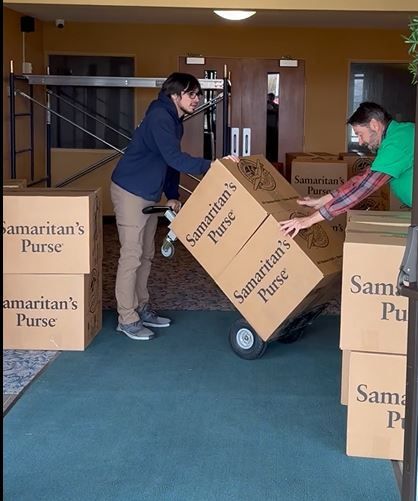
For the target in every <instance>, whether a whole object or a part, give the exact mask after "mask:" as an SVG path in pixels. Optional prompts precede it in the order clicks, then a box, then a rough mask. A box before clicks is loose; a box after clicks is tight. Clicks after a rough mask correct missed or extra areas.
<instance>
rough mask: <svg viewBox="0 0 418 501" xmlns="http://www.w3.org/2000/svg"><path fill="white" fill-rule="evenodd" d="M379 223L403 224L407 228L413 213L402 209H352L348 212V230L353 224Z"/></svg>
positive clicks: (385, 224)
mask: <svg viewBox="0 0 418 501" xmlns="http://www.w3.org/2000/svg"><path fill="white" fill-rule="evenodd" d="M357 223H362V224H363V223H364V224H377V225H383V226H402V227H404V228H407V227H408V226H410V225H411V213H410V212H402V211H375V210H367V211H365V210H350V211H348V213H347V231H349V230H350V229H351V228H352V227H353V224H357Z"/></svg>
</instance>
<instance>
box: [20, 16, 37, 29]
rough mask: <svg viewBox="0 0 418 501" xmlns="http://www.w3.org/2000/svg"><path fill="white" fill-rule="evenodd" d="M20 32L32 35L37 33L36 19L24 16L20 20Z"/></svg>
mask: <svg viewBox="0 0 418 501" xmlns="http://www.w3.org/2000/svg"><path fill="white" fill-rule="evenodd" d="M20 31H21V32H22V33H31V32H32V31H35V18H34V17H31V16H22V17H21V18H20Z"/></svg>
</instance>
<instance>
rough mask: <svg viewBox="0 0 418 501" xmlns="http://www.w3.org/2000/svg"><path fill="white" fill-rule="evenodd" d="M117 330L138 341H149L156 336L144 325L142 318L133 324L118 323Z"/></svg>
mask: <svg viewBox="0 0 418 501" xmlns="http://www.w3.org/2000/svg"><path fill="white" fill-rule="evenodd" d="M116 330H117V331H119V332H123V333H124V334H126V335H127V336H128V337H130V338H131V339H135V340H137V341H148V340H150V339H152V338H153V337H154V336H155V334H154V333H153V332H152V331H151V330H149V329H147V328H146V327H144V325H143V324H142V322H141V320H138V321H137V322H133V323H132V324H118V326H117V327H116Z"/></svg>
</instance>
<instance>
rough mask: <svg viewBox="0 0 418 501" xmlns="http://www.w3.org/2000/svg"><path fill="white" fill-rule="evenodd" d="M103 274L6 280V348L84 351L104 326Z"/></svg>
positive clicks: (8, 276)
mask: <svg viewBox="0 0 418 501" xmlns="http://www.w3.org/2000/svg"><path fill="white" fill-rule="evenodd" d="M101 280H102V274H101V272H100V271H99V270H98V269H93V270H92V272H91V273H90V274H88V275H68V274H67V275H58V274H57V275H52V274H50V275H41V274H33V275H24V274H5V275H3V348H4V349H13V350H54V351H55V350H84V349H85V348H86V347H87V346H88V345H89V343H90V342H91V341H92V339H93V338H94V336H95V335H96V334H97V333H98V332H99V330H100V329H101V327H102V283H101Z"/></svg>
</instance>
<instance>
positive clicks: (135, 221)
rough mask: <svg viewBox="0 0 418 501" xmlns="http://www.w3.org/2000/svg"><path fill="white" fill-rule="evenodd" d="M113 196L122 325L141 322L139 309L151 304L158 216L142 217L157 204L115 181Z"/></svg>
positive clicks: (117, 280)
mask: <svg viewBox="0 0 418 501" xmlns="http://www.w3.org/2000/svg"><path fill="white" fill-rule="evenodd" d="M110 196H111V198H112V203H113V208H114V210H115V215H116V225H117V228H118V233H119V241H120V246H121V247H120V257H119V263H118V270H117V274H116V289H115V292H116V302H117V309H118V314H119V323H121V324H131V323H132V322H136V321H137V320H138V319H139V316H138V313H137V312H136V309H137V308H138V307H141V306H143V305H144V304H145V303H148V301H149V293H148V287H147V284H148V277H149V274H150V271H151V263H152V259H153V257H154V253H155V243H154V237H155V232H156V229H157V222H158V216H157V215H156V214H152V215H145V214H142V209H143V208H144V207H147V206H149V205H154V204H155V202H150V201H149V200H144V199H143V198H140V197H138V196H136V195H133V194H132V193H129V192H128V191H126V190H124V189H122V188H121V187H120V186H118V185H117V184H115V183H113V182H112V183H111V186H110Z"/></svg>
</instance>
